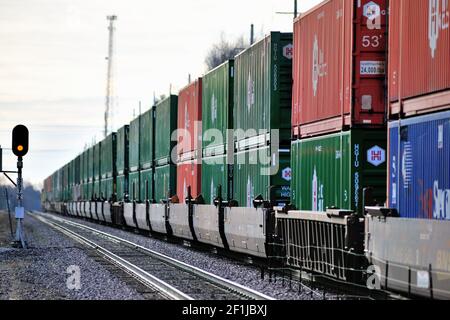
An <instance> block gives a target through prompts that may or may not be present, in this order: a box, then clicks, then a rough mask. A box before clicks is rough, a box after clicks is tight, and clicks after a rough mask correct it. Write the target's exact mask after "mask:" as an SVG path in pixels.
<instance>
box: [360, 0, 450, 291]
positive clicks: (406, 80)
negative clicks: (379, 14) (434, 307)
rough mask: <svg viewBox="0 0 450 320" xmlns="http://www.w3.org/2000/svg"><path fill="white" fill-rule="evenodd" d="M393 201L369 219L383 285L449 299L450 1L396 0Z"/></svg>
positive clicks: (369, 241)
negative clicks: (383, 213)
mask: <svg viewBox="0 0 450 320" xmlns="http://www.w3.org/2000/svg"><path fill="white" fill-rule="evenodd" d="M388 70H389V73H388V84H389V108H388V110H389V119H390V122H389V128H388V133H389V138H388V142H389V155H388V161H389V164H388V199H389V201H388V206H389V207H390V208H393V209H395V210H396V214H397V215H398V216H399V218H389V217H388V218H386V219H379V218H378V217H370V216H369V217H367V218H366V228H365V232H366V241H365V251H366V254H367V257H368V260H369V263H371V264H373V265H375V266H377V267H378V269H379V271H380V272H379V274H380V275H381V276H380V283H381V285H382V287H383V288H384V289H394V290H401V291H406V292H409V293H411V294H418V295H423V296H426V297H431V298H447V299H448V298H449V297H450V289H449V288H450V281H449V280H448V279H450V276H449V275H450V268H449V264H448V263H446V262H445V261H446V260H448V259H446V257H447V256H448V252H450V247H449V241H448V239H449V238H448V235H449V232H450V222H449V220H450V214H449V212H450V210H449V207H450V202H449V199H450V196H449V195H450V192H449V189H450V171H449V168H450V145H449V143H450V142H449V137H450V126H449V123H450V113H449V110H450V7H449V2H448V1H447V0H415V1H408V0H398V1H390V23H389V68H388Z"/></svg>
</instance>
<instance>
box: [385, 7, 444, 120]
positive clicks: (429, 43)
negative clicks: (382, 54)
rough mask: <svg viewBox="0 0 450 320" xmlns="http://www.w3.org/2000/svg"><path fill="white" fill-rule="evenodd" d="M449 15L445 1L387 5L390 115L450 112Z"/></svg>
mask: <svg viewBox="0 0 450 320" xmlns="http://www.w3.org/2000/svg"><path fill="white" fill-rule="evenodd" d="M449 11H450V8H449V0H395V1H391V2H390V18H389V19H390V20H389V21H390V23H389V99H390V102H391V108H390V115H398V114H400V113H401V114H402V115H414V114H417V113H424V112H430V111H434V110H439V109H444V108H446V109H448V108H450V91H449V90H448V89H450V14H449ZM429 94H432V95H431V96H426V95H429ZM411 98H418V99H411Z"/></svg>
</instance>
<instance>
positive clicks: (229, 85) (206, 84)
mask: <svg viewBox="0 0 450 320" xmlns="http://www.w3.org/2000/svg"><path fill="white" fill-rule="evenodd" d="M233 85H234V60H229V61H227V62H225V63H224V64H222V65H220V66H218V67H217V68H215V69H213V70H211V71H210V72H208V73H207V74H206V75H205V76H204V77H203V90H202V91H203V93H202V130H203V140H202V144H203V149H204V150H205V149H209V148H211V147H219V146H223V151H222V152H221V153H220V154H223V153H224V152H226V149H225V148H224V147H225V145H226V143H227V130H228V129H232V128H233V94H234V91H233ZM211 129H214V130H215V131H216V132H217V133H219V132H220V133H221V139H222V141H220V140H217V139H214V138H212V136H210V135H208V134H207V132H208V130H211ZM211 135H214V137H215V133H214V132H211ZM211 140H212V141H211ZM230 142H231V141H230Z"/></svg>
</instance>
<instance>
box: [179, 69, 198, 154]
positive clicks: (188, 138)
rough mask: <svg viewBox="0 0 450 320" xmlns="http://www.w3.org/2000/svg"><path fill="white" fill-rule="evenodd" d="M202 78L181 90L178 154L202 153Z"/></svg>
mask: <svg viewBox="0 0 450 320" xmlns="http://www.w3.org/2000/svg"><path fill="white" fill-rule="evenodd" d="M201 121H202V78H198V79H197V80H195V81H194V82H192V83H190V84H189V85H187V86H186V87H185V88H183V89H181V90H180V92H179V94H178V130H179V132H178V150H177V154H178V155H182V154H187V153H189V154H192V156H191V157H190V158H191V159H193V158H196V154H197V152H201V135H202V127H201Z"/></svg>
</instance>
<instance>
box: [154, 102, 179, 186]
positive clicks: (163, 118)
mask: <svg viewBox="0 0 450 320" xmlns="http://www.w3.org/2000/svg"><path fill="white" fill-rule="evenodd" d="M177 108H178V97H177V96H175V95H171V96H170V97H168V98H166V99H164V100H163V101H161V102H159V103H158V104H157V105H156V107H155V164H156V166H162V165H166V164H168V163H172V161H171V151H172V149H173V148H174V147H175V146H176V143H177V142H176V141H172V139H171V135H172V132H174V131H175V130H176V129H177ZM155 181H156V179H155Z"/></svg>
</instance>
